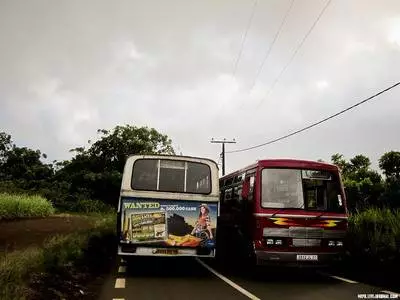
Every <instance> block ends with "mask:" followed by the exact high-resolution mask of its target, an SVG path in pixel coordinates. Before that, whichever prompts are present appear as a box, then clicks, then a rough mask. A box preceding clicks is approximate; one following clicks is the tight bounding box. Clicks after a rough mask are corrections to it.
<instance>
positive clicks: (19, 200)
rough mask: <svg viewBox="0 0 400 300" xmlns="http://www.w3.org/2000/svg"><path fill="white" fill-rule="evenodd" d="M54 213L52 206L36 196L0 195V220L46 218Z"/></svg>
mask: <svg viewBox="0 0 400 300" xmlns="http://www.w3.org/2000/svg"><path fill="white" fill-rule="evenodd" d="M53 213H54V208H53V206H52V204H51V203H50V202H49V201H47V200H46V199H45V198H43V197H41V196H37V195H24V194H19V195H18V194H8V193H1V194H0V220H1V219H15V218H24V217H46V216H49V215H51V214H53Z"/></svg>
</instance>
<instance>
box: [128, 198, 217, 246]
mask: <svg viewBox="0 0 400 300" xmlns="http://www.w3.org/2000/svg"><path fill="white" fill-rule="evenodd" d="M217 209H218V205H217V203H201V202H197V201H183V200H156V199H151V200H149V199H132V198H129V199H122V214H121V218H122V219H121V225H122V226H121V228H122V232H121V240H122V241H124V242H131V243H143V244H151V245H162V246H178V247H179V246H180V247H191V248H192V247H193V248H194V247H207V248H214V246H215V234H216V223H217V214H218V213H217Z"/></svg>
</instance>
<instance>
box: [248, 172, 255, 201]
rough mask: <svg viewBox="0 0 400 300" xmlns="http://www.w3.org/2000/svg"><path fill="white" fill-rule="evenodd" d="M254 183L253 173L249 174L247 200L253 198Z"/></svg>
mask: <svg viewBox="0 0 400 300" xmlns="http://www.w3.org/2000/svg"><path fill="white" fill-rule="evenodd" d="M254 183H255V178H254V175H251V176H250V183H249V184H250V187H249V197H248V199H249V201H253V199H254Z"/></svg>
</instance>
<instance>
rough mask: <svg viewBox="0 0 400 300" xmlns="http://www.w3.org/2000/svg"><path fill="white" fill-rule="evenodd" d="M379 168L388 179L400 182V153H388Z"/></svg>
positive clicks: (384, 155)
mask: <svg viewBox="0 0 400 300" xmlns="http://www.w3.org/2000/svg"><path fill="white" fill-rule="evenodd" d="M379 168H381V170H383V174H385V176H386V178H389V179H393V180H400V152H398V151H390V152H386V153H385V154H383V155H382V156H381V158H380V159H379Z"/></svg>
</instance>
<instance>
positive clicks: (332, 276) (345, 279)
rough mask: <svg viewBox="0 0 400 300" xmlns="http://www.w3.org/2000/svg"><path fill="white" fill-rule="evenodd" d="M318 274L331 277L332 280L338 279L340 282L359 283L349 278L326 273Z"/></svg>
mask: <svg viewBox="0 0 400 300" xmlns="http://www.w3.org/2000/svg"><path fill="white" fill-rule="evenodd" d="M317 273H318V274H320V275H323V276H327V277H331V278H334V279H337V280H340V281H344V282H347V283H358V282H357V281H354V280H351V279H347V278H343V277H339V276H335V275H331V274H328V273H324V272H317Z"/></svg>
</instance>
